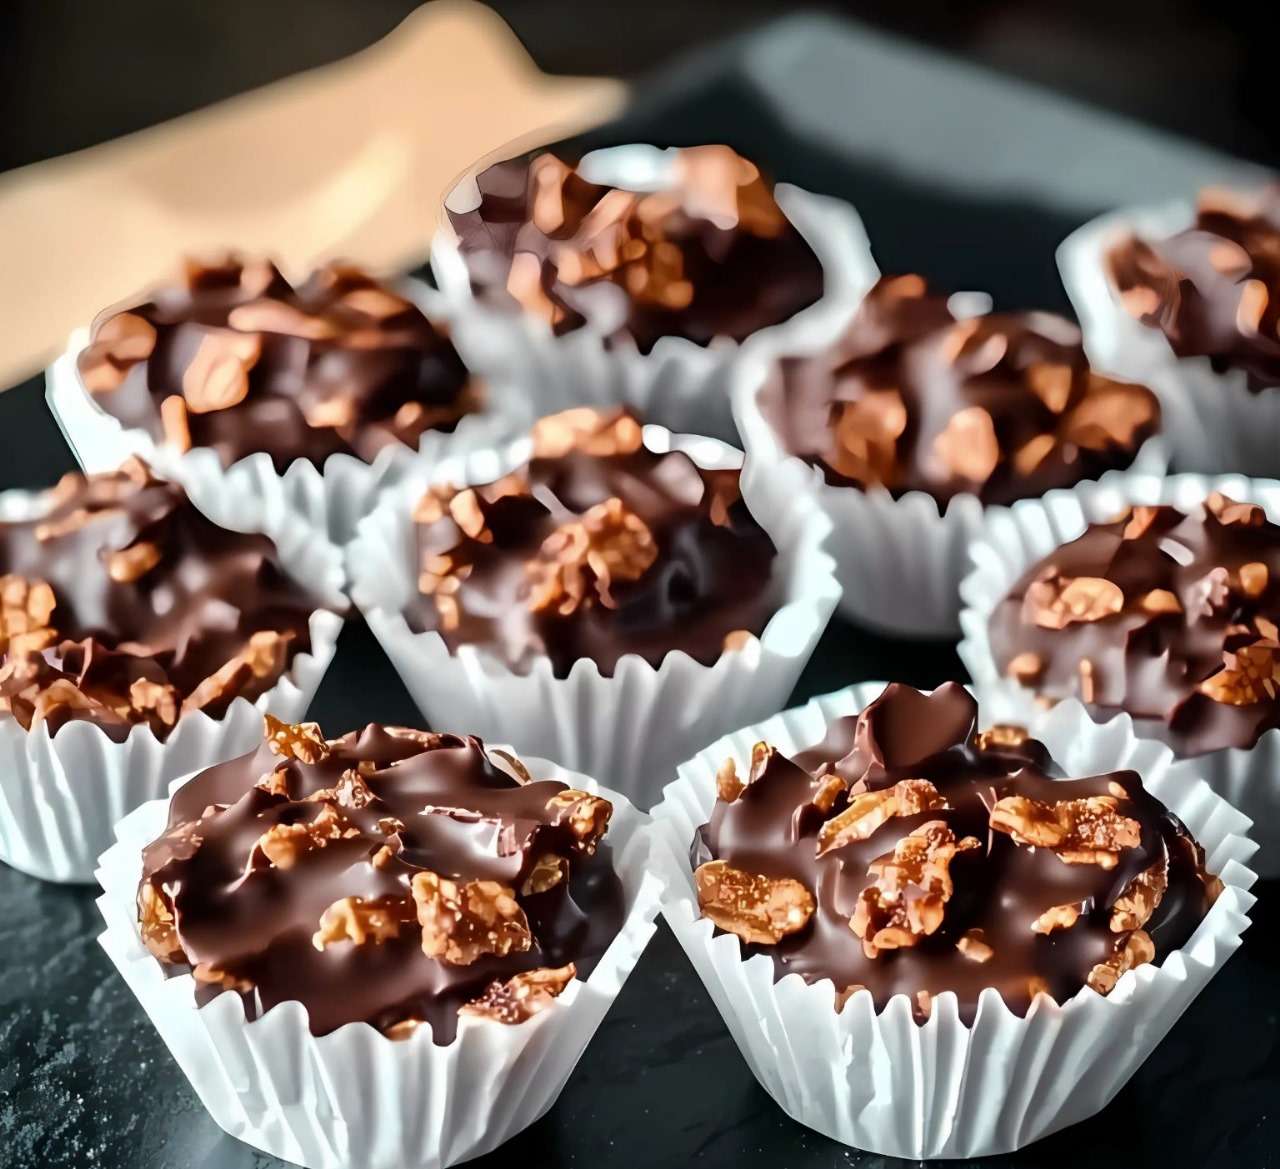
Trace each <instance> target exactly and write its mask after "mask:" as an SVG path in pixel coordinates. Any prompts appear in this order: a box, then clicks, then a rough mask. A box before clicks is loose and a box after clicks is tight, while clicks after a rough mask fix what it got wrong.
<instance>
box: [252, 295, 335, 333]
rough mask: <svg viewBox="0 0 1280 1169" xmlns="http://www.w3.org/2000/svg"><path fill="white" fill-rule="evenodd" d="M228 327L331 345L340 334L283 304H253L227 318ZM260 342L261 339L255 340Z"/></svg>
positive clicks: (319, 319) (324, 322)
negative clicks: (279, 334) (324, 342)
mask: <svg viewBox="0 0 1280 1169" xmlns="http://www.w3.org/2000/svg"><path fill="white" fill-rule="evenodd" d="M227 324H228V325H230V326H231V328H233V329H236V330H238V331H239V332H241V333H247V334H254V333H283V334H284V335H285V336H287V337H301V338H303V339H304V340H306V341H332V340H333V339H334V338H336V337H338V336H339V335H340V333H341V329H339V328H338V326H337V325H336V324H334V322H333V321H330V320H326V319H325V318H324V317H315V316H311V315H310V314H309V313H305V312H303V311H302V310H301V309H299V308H295V307H294V306H293V305H291V304H288V303H286V302H285V301H282V300H271V299H269V298H264V299H262V300H251V301H249V303H248V304H240V305H236V307H235V308H233V309H232V310H231V312H230V313H228V314H227ZM254 340H256V341H259V343H260V339H259V338H254Z"/></svg>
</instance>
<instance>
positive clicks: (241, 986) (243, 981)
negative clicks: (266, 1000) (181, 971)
mask: <svg viewBox="0 0 1280 1169" xmlns="http://www.w3.org/2000/svg"><path fill="white" fill-rule="evenodd" d="M191 973H192V976H193V977H194V978H195V980H196V981H197V982H203V983H205V984H207V985H209V986H220V987H222V989H223V990H234V991H236V992H237V993H239V994H248V993H249V991H251V990H252V989H253V983H252V982H250V981H249V979H247V978H241V977H240V976H238V975H235V974H230V973H228V972H227V971H225V970H220V969H219V968H218V967H216V966H212V965H210V964H209V963H208V962H199V963H197V964H196V966H195V967H194V968H193V969H192V971H191Z"/></svg>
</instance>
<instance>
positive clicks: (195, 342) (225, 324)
mask: <svg viewBox="0 0 1280 1169" xmlns="http://www.w3.org/2000/svg"><path fill="white" fill-rule="evenodd" d="M78 366H79V370H80V378H81V380H82V381H83V382H84V385H85V387H86V388H87V389H88V390H89V391H90V392H91V393H92V394H93V396H94V400H95V401H96V402H97V403H98V405H99V406H101V407H102V409H104V410H105V411H107V412H108V413H109V414H112V415H114V416H115V417H116V418H118V419H119V420H120V421H121V423H123V424H124V425H125V426H126V427H130V428H138V429H141V430H144V431H146V432H147V433H148V434H149V435H151V437H152V438H153V439H155V440H157V441H161V440H164V441H167V442H168V443H170V444H172V445H173V446H175V447H177V448H178V449H179V450H183V451H185V450H188V449H190V448H191V447H208V448H210V449H212V450H214V451H216V452H217V454H218V457H219V458H220V459H221V460H222V462H223V464H224V465H230V464H231V463H234V462H235V461H236V460H238V459H241V458H244V457H245V456H246V455H251V454H254V453H256V452H258V451H265V452H266V453H267V454H269V455H270V456H271V460H272V462H273V463H274V465H275V468H276V470H277V471H282V472H283V471H284V470H286V469H287V468H288V466H289V464H290V463H292V462H293V461H294V460H295V459H306V460H308V461H310V462H312V463H314V464H316V465H317V466H319V465H321V464H322V463H323V462H324V460H325V459H327V458H328V457H329V456H330V455H332V454H337V453H343V454H349V455H354V456H356V457H358V458H360V459H363V460H365V461H366V462H372V461H373V459H374V458H375V456H376V455H377V454H378V452H379V451H380V450H382V449H383V447H386V446H388V445H391V444H398V443H406V444H408V445H409V446H412V447H416V446H417V445H418V441H419V440H420V439H421V437H422V435H423V434H424V433H425V432H426V431H428V430H446V431H451V430H453V429H454V427H455V426H456V425H457V423H458V420H459V419H460V418H461V417H462V416H463V415H464V414H466V413H468V412H469V411H472V410H475V409H476V408H477V407H478V405H479V400H478V396H477V393H476V391H475V388H474V387H473V385H472V383H471V381H470V379H469V375H468V373H467V370H466V368H465V367H464V366H463V364H462V359H461V358H460V357H459V356H458V353H457V350H456V349H454V347H453V343H452V342H451V341H450V340H449V338H448V337H447V336H446V335H444V334H443V333H442V332H440V331H439V330H438V329H437V328H436V327H435V326H434V325H433V324H432V323H431V322H430V321H428V320H427V318H426V317H425V316H423V315H422V313H421V312H420V311H419V310H418V309H417V308H416V307H415V306H414V305H412V304H410V303H409V302H408V301H407V300H405V299H404V298H403V297H401V296H399V295H398V294H397V293H395V292H393V291H391V289H389V288H387V287H386V286H385V285H383V284H380V283H378V282H377V281H376V280H374V279H373V278H372V277H370V276H368V275H366V274H365V273H364V272H362V271H360V270H359V269H358V268H353V267H349V266H346V265H341V264H330V265H328V266H327V267H324V268H320V269H319V270H318V271H316V272H315V273H314V274H313V275H312V276H311V277H310V279H308V280H307V281H306V283H304V284H302V285H301V286H299V287H298V288H293V287H292V286H291V285H290V284H289V282H288V281H287V280H286V279H285V278H284V277H283V276H282V275H281V274H280V272H279V271H278V270H277V269H276V267H275V265H274V264H271V263H269V262H268V261H266V260H254V261H244V260H239V259H235V258H229V259H227V260H225V261H224V262H222V263H219V264H214V265H201V264H195V263H189V264H188V265H187V268H186V272H185V280H184V281H183V282H182V283H181V284H178V285H169V286H165V287H163V288H160V289H159V290H157V291H156V292H155V293H154V294H153V295H152V298H151V299H150V300H149V301H146V302H144V303H142V304H137V305H133V306H131V307H129V308H127V309H124V310H118V309H112V310H109V311H108V312H106V313H104V314H103V315H102V316H100V317H99V318H98V319H97V321H95V322H94V325H93V331H92V335H91V339H90V343H89V345H88V347H87V348H86V349H85V350H84V351H83V352H82V353H81V354H80V356H79V358H78Z"/></svg>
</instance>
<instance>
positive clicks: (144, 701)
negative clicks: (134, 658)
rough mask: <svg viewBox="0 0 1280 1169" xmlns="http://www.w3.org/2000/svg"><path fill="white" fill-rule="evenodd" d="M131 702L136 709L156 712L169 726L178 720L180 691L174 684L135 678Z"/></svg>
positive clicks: (150, 712) (151, 712)
mask: <svg viewBox="0 0 1280 1169" xmlns="http://www.w3.org/2000/svg"><path fill="white" fill-rule="evenodd" d="M129 703H130V705H131V706H132V707H133V709H134V710H136V711H139V712H141V713H144V714H154V715H155V716H156V718H157V719H158V720H159V721H160V722H161V723H163V724H164V725H165V726H167V727H171V726H173V725H174V723H176V722H177V721H178V710H179V702H178V692H177V690H175V689H174V688H173V687H172V686H168V685H164V686H162V685H161V684H160V683H158V682H149V681H147V679H146V678H138V679H135V681H134V682H133V684H132V685H131V686H130V687H129Z"/></svg>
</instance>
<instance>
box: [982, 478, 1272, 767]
mask: <svg viewBox="0 0 1280 1169" xmlns="http://www.w3.org/2000/svg"><path fill="white" fill-rule="evenodd" d="M1278 622H1280V526H1277V525H1276V524H1273V523H1271V522H1270V521H1269V520H1268V519H1267V517H1266V514H1265V513H1264V512H1263V510H1262V508H1260V507H1256V506H1254V505H1252V504H1247V503H1236V502H1234V501H1233V500H1231V499H1228V498H1226V497H1225V496H1223V495H1219V494H1215V495H1212V496H1210V497H1209V499H1208V500H1207V501H1206V502H1205V504H1204V505H1203V506H1199V507H1196V508H1193V509H1191V510H1189V511H1186V512H1184V511H1181V510H1179V509H1178V508H1175V507H1169V506H1162V507H1135V508H1133V509H1132V510H1130V511H1129V512H1127V513H1126V514H1124V515H1122V516H1119V517H1117V518H1116V519H1115V520H1113V521H1111V522H1109V523H1103V524H1091V525H1090V526H1089V528H1088V530H1087V531H1086V532H1085V534H1084V535H1083V536H1081V537H1080V538H1079V539H1077V540H1073V541H1072V542H1071V543H1069V544H1066V545H1064V546H1063V547H1061V548H1059V549H1057V550H1056V551H1054V552H1053V553H1051V554H1050V555H1049V556H1047V557H1046V558H1045V559H1044V560H1042V561H1040V562H1039V563H1038V564H1036V565H1034V566H1033V567H1032V568H1030V569H1028V570H1027V572H1026V573H1025V574H1024V575H1023V576H1022V578H1021V579H1020V580H1019V581H1018V583H1017V584H1015V585H1014V587H1013V588H1012V589H1010V590H1009V595H1008V596H1007V597H1006V598H1005V599H1004V600H1003V601H1001V603H1000V605H999V606H998V607H997V608H996V610H995V612H994V613H992V615H991V619H990V627H989V637H990V643H991V652H992V655H993V657H994V658H995V662H996V665H997V667H998V668H999V669H1000V670H1002V671H1003V672H1004V673H1005V674H1007V675H1008V676H1010V677H1012V678H1014V679H1015V680H1016V681H1018V682H1020V683H1021V684H1022V685H1024V686H1028V687H1033V688H1034V689H1035V690H1036V691H1037V692H1038V693H1039V694H1041V695H1043V696H1045V697H1046V698H1049V699H1059V698H1066V697H1070V696H1072V695H1074V696H1076V697H1079V698H1080V700H1081V701H1082V702H1084V703H1085V704H1086V705H1088V706H1090V707H1092V708H1093V709H1094V710H1096V711H1099V712H1100V713H1102V714H1104V715H1112V714H1115V713H1117V712H1119V711H1125V712H1127V713H1129V714H1131V715H1132V716H1133V717H1134V718H1136V719H1140V720H1144V723H1145V724H1146V726H1147V729H1148V731H1149V732H1150V733H1155V734H1158V735H1159V736H1160V737H1161V738H1164V739H1166V740H1167V741H1168V742H1169V743H1170V745H1171V746H1172V747H1173V748H1174V750H1175V751H1176V752H1177V753H1178V754H1179V755H1183V756H1192V755H1200V754H1203V753H1204V752H1206V751H1214V750H1217V749H1219V748H1223V747H1241V748H1249V747H1252V746H1253V745H1254V744H1255V743H1256V742H1257V741H1258V737H1259V736H1260V735H1261V734H1263V733H1264V732H1265V731H1268V730H1270V729H1271V728H1273V727H1276V726H1280V689H1278V686H1280V629H1278V628H1277V623H1278Z"/></svg>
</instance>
